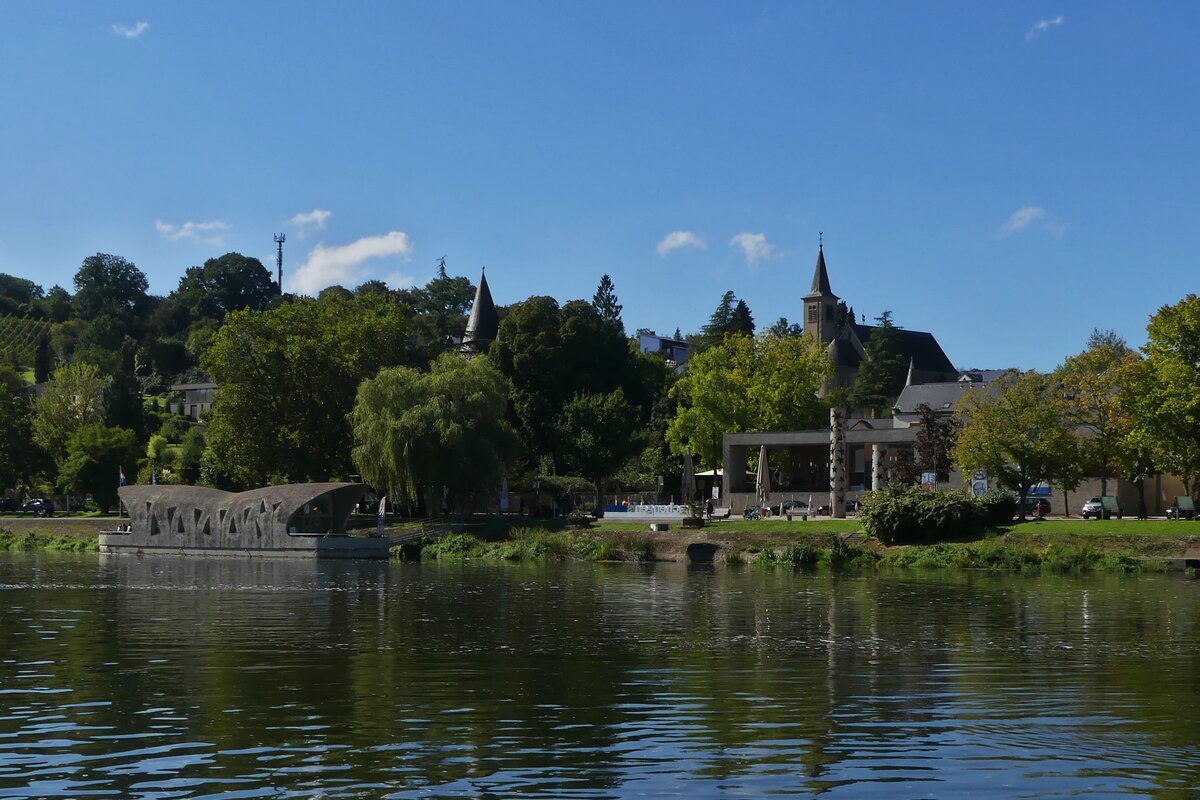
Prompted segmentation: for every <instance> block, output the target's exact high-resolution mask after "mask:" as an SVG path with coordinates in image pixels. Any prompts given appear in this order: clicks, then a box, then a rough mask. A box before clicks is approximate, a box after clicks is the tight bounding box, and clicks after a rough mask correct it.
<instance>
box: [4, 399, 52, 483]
mask: <svg viewBox="0 0 1200 800" xmlns="http://www.w3.org/2000/svg"><path fill="white" fill-rule="evenodd" d="M41 455H42V452H41V448H39V447H38V446H37V445H35V444H33V410H32V409H31V408H30V405H29V401H27V400H26V399H25V398H24V396H22V395H21V394H19V393H16V392H13V391H11V390H9V389H8V388H7V387H0V487H3V488H9V487H12V486H16V485H18V484H21V483H24V484H26V485H28V483H29V482H30V481H29V479H30V478H31V477H32V474H33V473H34V472H35V471H37V467H38V466H39V465H40V464H41V462H42V460H43V459H42V458H41Z"/></svg>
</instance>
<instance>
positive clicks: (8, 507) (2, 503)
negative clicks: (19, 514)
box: [0, 497, 17, 514]
mask: <svg viewBox="0 0 1200 800" xmlns="http://www.w3.org/2000/svg"><path fill="white" fill-rule="evenodd" d="M16 510H17V498H15V497H0V514H11V513H12V512H14V511H16Z"/></svg>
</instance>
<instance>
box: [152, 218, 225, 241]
mask: <svg viewBox="0 0 1200 800" xmlns="http://www.w3.org/2000/svg"><path fill="white" fill-rule="evenodd" d="M154 228H155V230H157V231H158V232H159V233H161V234H162V237H163V238H164V239H166V240H167V241H168V242H177V241H179V240H180V239H190V240H192V241H194V242H199V241H204V242H208V243H209V244H220V243H221V242H223V241H224V240H225V235H224V233H222V231H227V230H229V225H227V224H226V223H224V222H221V221H220V220H218V219H214V220H209V221H208V222H185V223H183V224H182V225H171V224H170V223H167V222H163V221H162V220H161V219H156V220H154Z"/></svg>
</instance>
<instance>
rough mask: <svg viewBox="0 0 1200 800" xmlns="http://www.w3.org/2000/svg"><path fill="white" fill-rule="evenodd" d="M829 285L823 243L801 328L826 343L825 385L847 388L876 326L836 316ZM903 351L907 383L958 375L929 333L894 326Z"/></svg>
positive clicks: (945, 378) (834, 300) (818, 248)
mask: <svg viewBox="0 0 1200 800" xmlns="http://www.w3.org/2000/svg"><path fill="white" fill-rule="evenodd" d="M839 299H840V298H839V297H838V296H837V295H836V294H834V293H833V289H831V288H830V285H829V272H828V270H826V269H825V248H824V245H823V244H822V245H820V246H818V247H817V266H816V268H815V269H814V270H813V279H812V288H811V289H809V292H808V294H806V295H804V332H805V333H807V334H810V335H811V336H812V337H813V338H814V339H816V340H817V341H818V342H821V343H822V344H826V345H828V353H829V360H830V362H831V363H832V364H833V378H832V379H831V380H830V382H829V386H828V387H827V390H828V388H832V387H835V386H841V387H844V388H847V389H848V388H850V386H851V385H852V384H853V383H854V379H855V377H857V375H858V370H859V367H861V366H862V363H863V362H864V361H865V360H866V358H867V351H866V346H867V343H868V342H870V341H871V336H872V334H873V333H874V332H875V331H876V330H877V329H878V328H877V327H876V326H874V325H863V324H859V323H857V322H855V321H854V319H853V317H852V316H851V317H850V318H846V319H839V316H840V315H839V314H838V300H839ZM896 332H897V334H898V335H899V338H900V343H901V346H902V348H903V350H904V355H905V357H906V359H907V360H908V363H909V380H908V382H909V383H910V384H915V383H942V382H945V381H954V380H957V379H958V370H956V369H955V368H954V365H953V364H951V363H950V359H949V358H947V357H946V353H945V352H944V351H943V350H942V346H941V345H940V344H938V341H937V339H935V338H934V336H933V334H932V333H927V332H925V331H910V330H905V329H904V328H897V329H896Z"/></svg>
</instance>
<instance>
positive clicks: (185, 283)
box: [175, 253, 276, 320]
mask: <svg viewBox="0 0 1200 800" xmlns="http://www.w3.org/2000/svg"><path fill="white" fill-rule="evenodd" d="M175 294H176V296H177V297H178V299H179V301H180V302H181V303H182V304H183V305H184V306H185V307H186V308H188V309H190V310H191V316H192V318H193V319H199V318H208V319H216V320H221V319H224V318H225V315H226V314H228V313H229V312H231V311H241V310H242V309H246V308H249V309H252V310H254V311H262V310H264V309H265V308H267V307H268V306H270V305H271V302H272V301H273V300H274V298H275V296H276V288H275V281H274V280H273V279H272V278H271V273H270V272H269V271H268V270H267V268H266V267H264V266H263V263H262V262H261V261H259V260H258V259H257V258H250V257H249V256H244V255H242V254H241V253H226V254H225V255H223V256H220V257H219V258H210V259H208V260H207V261H205V262H204V264H203V266H199V267H189V268H188V270H187V272H186V273H184V276H183V278H181V279H180V281H179V288H178V289H176V290H175Z"/></svg>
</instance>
